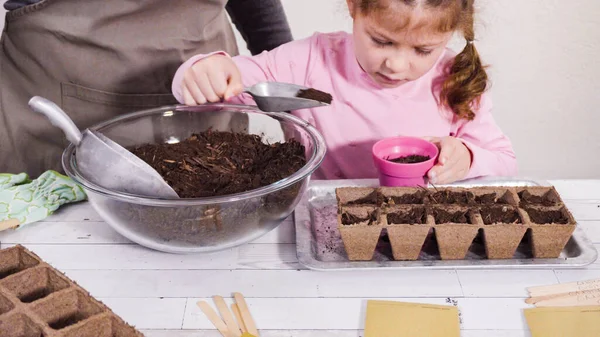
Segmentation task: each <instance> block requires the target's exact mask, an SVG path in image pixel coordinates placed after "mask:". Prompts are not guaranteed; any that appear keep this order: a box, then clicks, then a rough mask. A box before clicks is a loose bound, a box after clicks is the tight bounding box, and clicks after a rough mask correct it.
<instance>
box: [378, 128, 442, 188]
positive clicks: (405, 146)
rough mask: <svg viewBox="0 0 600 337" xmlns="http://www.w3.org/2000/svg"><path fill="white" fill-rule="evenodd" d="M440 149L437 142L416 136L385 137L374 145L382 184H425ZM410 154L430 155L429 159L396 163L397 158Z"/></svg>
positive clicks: (391, 185)
mask: <svg viewBox="0 0 600 337" xmlns="http://www.w3.org/2000/svg"><path fill="white" fill-rule="evenodd" d="M438 154H439V150H438V148H437V146H435V144H433V143H431V142H428V141H426V140H424V139H421V138H416V137H393V138H385V139H382V140H380V141H378V142H377V143H375V145H373V161H374V162H375V167H376V168H377V170H378V171H379V184H380V185H381V186H389V187H394V186H423V185H425V176H426V175H427V172H428V171H429V170H430V169H431V168H432V167H433V165H434V164H435V161H436V159H437V156H438ZM410 155H421V156H429V158H430V159H429V160H427V161H424V162H420V163H414V164H406V163H394V162H391V161H389V160H388V159H390V160H391V159H396V158H400V157H405V156H410Z"/></svg>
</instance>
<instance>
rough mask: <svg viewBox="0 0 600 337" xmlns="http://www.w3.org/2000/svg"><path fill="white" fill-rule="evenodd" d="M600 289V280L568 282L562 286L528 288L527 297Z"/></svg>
mask: <svg viewBox="0 0 600 337" xmlns="http://www.w3.org/2000/svg"><path fill="white" fill-rule="evenodd" d="M598 288H600V279H594V280H587V281H579V282H570V283H563V284H553V285H548V286H538V287H529V288H527V291H528V292H529V296H531V297H537V296H544V295H552V294H558V293H568V292H571V291H583V290H588V289H598Z"/></svg>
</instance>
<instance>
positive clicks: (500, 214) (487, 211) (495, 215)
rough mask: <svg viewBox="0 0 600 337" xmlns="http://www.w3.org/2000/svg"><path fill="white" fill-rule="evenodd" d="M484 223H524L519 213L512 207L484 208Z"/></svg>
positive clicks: (482, 211) (482, 212) (482, 216)
mask: <svg viewBox="0 0 600 337" xmlns="http://www.w3.org/2000/svg"><path fill="white" fill-rule="evenodd" d="M480 214H481V218H482V219H483V223H484V224H486V225H491V224H495V223H505V224H517V223H522V222H521V218H520V217H519V212H518V211H517V210H516V209H515V208H512V207H484V208H482V209H481V210H480Z"/></svg>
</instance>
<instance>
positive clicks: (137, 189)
mask: <svg viewBox="0 0 600 337" xmlns="http://www.w3.org/2000/svg"><path fill="white" fill-rule="evenodd" d="M29 106H30V107H31V108H32V109H33V110H34V111H36V112H39V113H41V114H43V115H45V116H46V117H47V118H48V119H49V120H50V123H52V125H54V126H56V127H59V128H60V129H61V130H62V131H63V132H64V133H65V135H66V137H67V139H68V140H69V141H70V142H71V143H73V144H74V145H75V146H77V151H75V158H76V159H77V166H79V168H80V169H81V172H82V173H83V174H84V175H85V177H86V178H87V179H89V180H90V181H91V182H93V183H95V184H97V185H99V186H102V187H104V188H108V189H111V190H116V191H120V192H125V193H130V194H137V195H143V196H148V197H159V198H168V199H178V198H179V196H178V195H177V193H176V192H175V191H174V190H173V189H172V188H171V186H169V185H168V184H167V183H166V182H165V181H164V179H163V178H162V177H161V176H160V174H158V172H156V170H154V169H153V168H152V167H151V166H150V165H148V164H147V163H146V162H144V161H143V160H141V159H140V158H138V157H137V156H136V155H134V154H133V153H131V152H129V151H127V150H126V149H125V148H124V147H122V146H121V145H119V144H117V143H115V142H114V141H112V140H110V139H109V138H107V137H106V136H104V135H103V134H101V133H100V132H98V131H95V130H90V129H86V130H84V131H83V132H80V131H79V129H78V128H77V126H75V123H73V120H71V118H69V116H67V114H66V113H65V112H64V111H63V110H62V109H61V108H60V107H58V106H57V105H56V104H54V103H53V102H51V101H49V100H47V99H45V98H43V97H39V96H35V97H33V98H31V100H29Z"/></svg>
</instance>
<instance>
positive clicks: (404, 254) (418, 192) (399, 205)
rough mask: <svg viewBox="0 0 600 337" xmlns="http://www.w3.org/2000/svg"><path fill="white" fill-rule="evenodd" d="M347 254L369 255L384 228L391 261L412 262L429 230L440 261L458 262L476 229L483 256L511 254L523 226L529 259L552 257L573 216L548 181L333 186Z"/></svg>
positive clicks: (571, 226) (356, 257)
mask: <svg viewBox="0 0 600 337" xmlns="http://www.w3.org/2000/svg"><path fill="white" fill-rule="evenodd" d="M336 199H337V200H338V213H339V220H338V224H337V225H338V229H339V231H340V233H341V236H342V240H343V242H344V247H345V249H346V252H347V254H348V258H349V259H350V260H352V261H354V260H367V261H368V260H371V259H372V258H373V255H374V252H375V247H376V246H377V241H378V240H379V238H380V235H381V231H382V230H383V229H386V230H387V234H388V236H389V240H390V243H391V247H392V253H393V257H394V259H396V260H416V259H417V258H418V256H419V254H420V252H421V249H422V247H423V245H424V243H425V240H426V239H427V236H428V235H434V236H435V240H436V242H437V245H438V249H439V253H440V257H441V259H442V260H462V259H464V258H465V257H466V255H467V252H468V250H469V247H471V245H472V243H473V240H475V237H476V236H477V234H479V232H480V231H482V234H483V244H484V246H485V250H486V254H487V258H488V259H510V258H512V257H513V256H514V254H515V251H516V250H517V247H518V246H519V243H520V242H521V240H522V239H523V237H524V235H525V234H526V233H527V231H528V230H531V232H530V235H531V248H532V251H533V257H534V258H557V257H558V256H559V255H560V253H561V252H562V250H563V248H564V247H565V245H566V244H567V241H568V240H569V238H570V237H571V234H572V233H573V231H574V230H575V225H576V224H575V219H574V218H573V216H572V215H571V213H570V212H569V210H568V209H567V208H566V207H565V205H564V203H563V202H562V200H561V199H560V196H559V195H558V193H557V192H556V190H555V189H554V188H553V187H523V188H519V189H515V188H511V187H471V188H456V187H454V188H453V187H449V188H420V189H419V188H403V187H396V188H390V187H382V188H363V187H356V188H354V187H346V188H337V189H336Z"/></svg>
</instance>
